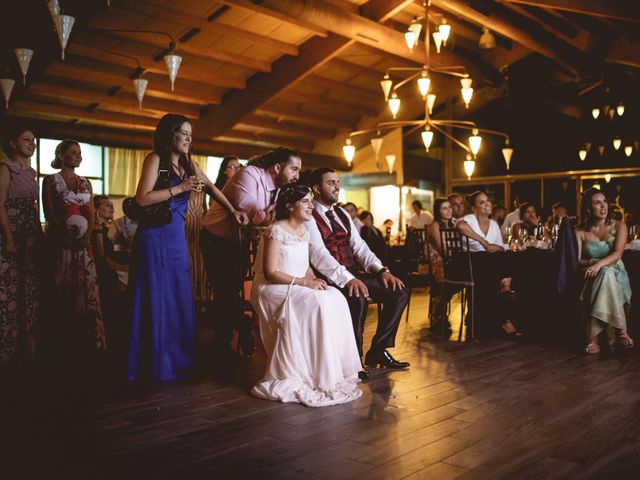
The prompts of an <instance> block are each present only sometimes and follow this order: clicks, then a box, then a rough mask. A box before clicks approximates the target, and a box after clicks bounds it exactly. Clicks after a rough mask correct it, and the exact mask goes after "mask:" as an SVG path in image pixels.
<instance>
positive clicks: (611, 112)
mask: <svg viewBox="0 0 640 480" xmlns="http://www.w3.org/2000/svg"><path fill="white" fill-rule="evenodd" d="M607 113H608V114H609V118H610V119H611V120H613V117H614V116H615V115H616V110H615V109H614V108H610V109H609V111H608V112H607Z"/></svg>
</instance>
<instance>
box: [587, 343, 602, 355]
mask: <svg viewBox="0 0 640 480" xmlns="http://www.w3.org/2000/svg"><path fill="white" fill-rule="evenodd" d="M584 351H585V352H587V353H588V354H590V355H593V354H596V353H600V345H598V344H597V343H595V342H591V343H590V344H589V345H587V347H586V348H585V349H584Z"/></svg>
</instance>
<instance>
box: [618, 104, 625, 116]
mask: <svg viewBox="0 0 640 480" xmlns="http://www.w3.org/2000/svg"><path fill="white" fill-rule="evenodd" d="M616 112H617V113H618V116H620V117H621V116H622V115H624V105H623V104H622V102H620V103H619V104H618V106H617V107H616Z"/></svg>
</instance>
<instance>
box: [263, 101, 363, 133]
mask: <svg viewBox="0 0 640 480" xmlns="http://www.w3.org/2000/svg"><path fill="white" fill-rule="evenodd" d="M304 107H305V105H303V104H301V103H293V102H287V101H284V100H282V101H281V100H278V101H277V102H272V103H268V104H266V105H262V106H261V107H260V108H259V109H258V110H256V112H258V113H264V114H265V115H270V116H273V117H274V118H276V119H277V120H278V121H280V122H282V121H286V120H292V121H297V122H302V123H305V124H308V125H314V126H316V125H320V126H321V127H326V126H327V125H330V126H332V127H337V128H341V127H342V128H347V129H352V128H353V126H354V125H355V121H354V120H353V118H349V117H348V115H346V113H345V114H344V115H341V116H337V115H329V114H326V113H325V114H319V113H316V112H309V111H308V110H304Z"/></svg>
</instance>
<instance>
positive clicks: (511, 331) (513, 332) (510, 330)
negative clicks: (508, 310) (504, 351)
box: [501, 320, 524, 338]
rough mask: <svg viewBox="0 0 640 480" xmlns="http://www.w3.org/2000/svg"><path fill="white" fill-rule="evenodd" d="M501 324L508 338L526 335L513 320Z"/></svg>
mask: <svg viewBox="0 0 640 480" xmlns="http://www.w3.org/2000/svg"><path fill="white" fill-rule="evenodd" d="M501 326H502V330H503V331H504V333H505V335H506V336H507V338H520V337H522V336H524V334H523V333H522V332H521V331H520V330H518V329H517V328H516V326H515V325H514V324H513V322H512V321H511V320H507V321H506V322H504V323H503V324H502V325H501Z"/></svg>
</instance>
